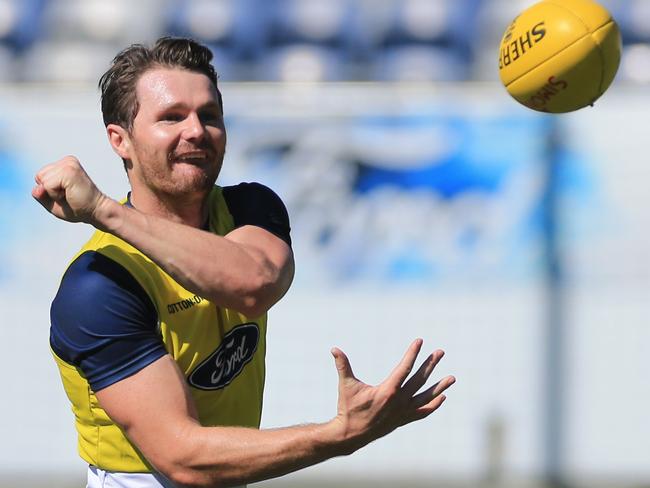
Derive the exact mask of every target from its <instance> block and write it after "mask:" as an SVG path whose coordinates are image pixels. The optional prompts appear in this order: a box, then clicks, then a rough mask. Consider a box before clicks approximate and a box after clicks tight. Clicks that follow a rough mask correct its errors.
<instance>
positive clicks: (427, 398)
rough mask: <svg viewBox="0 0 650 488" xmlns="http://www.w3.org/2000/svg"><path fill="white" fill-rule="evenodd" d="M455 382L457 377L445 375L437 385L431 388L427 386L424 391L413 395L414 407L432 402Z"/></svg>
mask: <svg viewBox="0 0 650 488" xmlns="http://www.w3.org/2000/svg"><path fill="white" fill-rule="evenodd" d="M455 382H456V378H454V377H453V376H446V377H444V378H443V379H441V380H440V381H438V382H437V383H436V384H435V385H433V386H431V387H430V388H427V389H426V390H424V391H423V392H422V393H420V394H418V395H415V396H414V397H413V402H412V405H413V407H415V408H416V409H418V408H420V407H422V406H424V405H426V404H427V403H429V402H431V400H432V399H435V398H436V397H438V396H440V394H441V393H442V392H443V391H445V390H446V389H447V388H449V387H450V386H451V385H453V384H454V383H455Z"/></svg>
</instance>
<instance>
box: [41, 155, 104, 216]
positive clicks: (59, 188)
mask: <svg viewBox="0 0 650 488" xmlns="http://www.w3.org/2000/svg"><path fill="white" fill-rule="evenodd" d="M34 179H35V181H36V186H35V187H34V188H33V189H32V196H33V197H34V198H35V199H36V200H37V201H38V202H39V203H40V204H41V205H43V207H45V209H46V210H47V211H48V212H50V213H51V214H52V215H54V216H55V217H58V218H60V219H62V220H66V221H68V222H85V223H88V224H92V225H94V226H95V227H98V226H99V225H98V224H99V223H98V222H97V218H96V213H97V209H98V208H99V207H100V206H101V205H102V204H103V203H104V202H105V201H106V200H110V199H109V198H108V197H107V196H106V195H104V194H103V193H102V192H101V191H99V189H98V188H97V186H95V183H93V181H92V180H91V179H90V177H89V176H88V174H87V173H86V171H85V170H84V169H83V168H82V166H81V163H79V160H78V159H77V158H75V157H74V156H66V157H64V158H63V159H60V160H59V161H57V162H55V163H52V164H48V165H47V166H44V167H43V168H42V169H41V170H40V171H39V172H38V173H37V174H36V177H35V178H34Z"/></svg>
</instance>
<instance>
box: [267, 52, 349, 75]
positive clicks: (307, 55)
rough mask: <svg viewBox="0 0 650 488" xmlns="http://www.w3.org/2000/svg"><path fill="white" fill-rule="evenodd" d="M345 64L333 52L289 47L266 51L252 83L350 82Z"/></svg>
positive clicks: (337, 54)
mask: <svg viewBox="0 0 650 488" xmlns="http://www.w3.org/2000/svg"><path fill="white" fill-rule="evenodd" d="M346 66H347V65H346V63H345V62H343V60H342V59H341V57H340V56H339V52H338V51H337V50H335V49H330V48H326V47H320V46H314V45H310V44H289V45H286V46H282V47H277V48H275V49H269V50H268V51H267V52H266V53H265V54H264V56H263V58H262V59H261V60H260V62H259V63H258V64H257V67H256V70H257V72H256V75H255V79H257V80H269V81H293V82H318V81H343V80H346V79H349V75H348V71H347V69H346Z"/></svg>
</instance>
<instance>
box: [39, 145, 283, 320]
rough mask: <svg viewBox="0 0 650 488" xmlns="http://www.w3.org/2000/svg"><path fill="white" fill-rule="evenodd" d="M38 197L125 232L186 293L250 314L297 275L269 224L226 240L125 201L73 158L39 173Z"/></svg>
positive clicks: (60, 210) (59, 210)
mask: <svg viewBox="0 0 650 488" xmlns="http://www.w3.org/2000/svg"><path fill="white" fill-rule="evenodd" d="M32 195H33V196H34V198H36V200H38V201H39V203H41V204H42V205H43V206H44V207H45V208H46V209H47V210H48V211H49V212H51V213H52V214H54V215H55V216H56V217H58V218H61V219H64V220H67V221H70V222H86V223H89V224H91V225H93V226H95V227H96V228H98V229H101V230H104V231H107V232H110V233H112V234H114V235H116V236H117V237H120V238H121V239H123V240H125V241H126V242H128V243H129V244H131V245H133V246H134V247H136V248H137V249H139V250H140V251H142V252H143V253H144V254H146V255H147V256H149V258H151V259H152V260H153V261H155V262H156V263H157V264H158V265H159V266H161V267H162V268H163V269H164V270H165V271H166V272H167V273H168V274H169V275H171V276H172V277H173V278H174V279H175V280H176V281H178V282H179V283H180V284H181V285H183V286H184V287H185V288H187V289H188V290H190V291H192V292H194V293H196V294H197V295H200V296H202V297H204V298H207V299H209V300H211V301H214V302H215V303H217V304H219V305H222V306H226V307H229V308H233V309H235V310H238V311H240V312H242V313H244V314H246V315H248V316H252V317H254V316H258V315H260V314H261V313H263V312H265V311H267V310H268V309H269V308H270V307H271V306H272V305H273V304H274V303H276V302H277V301H278V300H279V299H280V298H281V297H282V296H283V295H284V294H285V293H286V291H287V289H288V288H289V286H290V284H291V281H292V279H293V273H294V262H293V254H292V251H291V248H290V247H289V246H288V245H287V243H285V242H284V241H283V240H282V239H280V238H279V237H277V236H275V235H273V234H272V233H270V232H268V231H266V230H265V229H263V228H261V227H257V226H253V225H244V226H242V227H239V228H237V229H235V230H233V231H232V232H230V233H229V234H228V235H226V236H225V237H221V236H217V235H214V234H212V233H210V232H205V231H202V230H199V229H195V228H193V227H189V226H186V225H183V224H179V223H175V222H172V221H170V220H167V219H163V218H160V217H156V216H153V215H148V214H145V213H142V212H139V211H138V210H135V209H133V208H130V207H126V206H123V205H120V204H119V203H118V202H116V201H114V200H112V199H110V198H108V197H107V196H106V195H104V194H103V193H101V192H100V191H99V190H98V189H97V187H96V186H95V184H94V183H93V182H92V180H91V179H90V178H89V177H88V175H87V174H86V172H85V171H84V169H83V168H82V167H81V165H80V164H79V161H77V160H76V158H74V157H71V156H69V157H66V158H63V159H62V160H60V161H58V162H57V163H54V164H51V165H48V166H46V167H44V168H43V169H42V170H41V171H39V173H38V174H37V175H36V187H35V188H34V189H33V190H32Z"/></svg>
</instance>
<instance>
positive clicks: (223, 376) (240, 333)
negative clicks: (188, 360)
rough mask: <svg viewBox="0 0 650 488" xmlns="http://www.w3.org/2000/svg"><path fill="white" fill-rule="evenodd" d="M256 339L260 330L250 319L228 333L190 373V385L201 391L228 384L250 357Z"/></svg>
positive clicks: (256, 341) (253, 351)
mask: <svg viewBox="0 0 650 488" xmlns="http://www.w3.org/2000/svg"><path fill="white" fill-rule="evenodd" d="M259 338H260V330H259V328H258V326H257V324H254V323H252V322H251V323H249V324H243V325H240V326H238V327H236V328H234V329H233V330H231V331H230V332H228V334H226V336H225V337H224V338H223V341H222V342H221V345H220V346H219V347H218V348H217V350H216V351H214V352H213V353H212V354H210V356H209V357H208V358H207V359H206V360H205V361H203V362H202V363H201V364H199V365H198V366H197V367H196V368H195V369H194V371H192V373H190V376H189V378H188V381H189V383H190V385H192V386H194V387H195V388H199V389H201V390H219V389H221V388H223V387H225V386H227V385H229V384H230V383H231V382H232V380H234V379H235V378H236V377H237V376H238V375H239V373H241V372H242V370H243V369H244V366H246V364H248V363H249V362H250V361H251V359H253V355H254V354H255V351H256V350H257V344H258V342H259Z"/></svg>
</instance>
